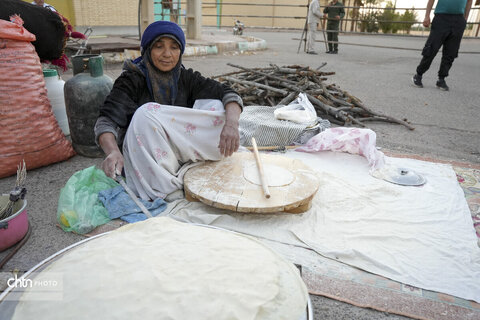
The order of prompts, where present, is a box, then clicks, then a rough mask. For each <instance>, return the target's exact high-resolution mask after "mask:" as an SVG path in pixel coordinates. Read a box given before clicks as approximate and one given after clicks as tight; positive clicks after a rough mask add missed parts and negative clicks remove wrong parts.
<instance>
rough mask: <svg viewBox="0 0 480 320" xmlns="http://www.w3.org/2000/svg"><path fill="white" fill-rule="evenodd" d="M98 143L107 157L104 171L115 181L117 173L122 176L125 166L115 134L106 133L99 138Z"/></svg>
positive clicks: (103, 166)
mask: <svg viewBox="0 0 480 320" xmlns="http://www.w3.org/2000/svg"><path fill="white" fill-rule="evenodd" d="M98 143H99V144H100V146H101V147H102V150H103V152H105V154H106V155H107V156H106V157H105V160H103V162H102V170H103V172H105V174H106V175H107V176H108V177H110V178H112V179H115V175H116V174H117V173H118V174H121V172H122V169H123V165H124V159H123V155H122V153H121V152H120V149H119V148H118V145H117V140H116V139H115V136H114V135H113V133H110V132H105V133H103V134H101V135H100V137H98Z"/></svg>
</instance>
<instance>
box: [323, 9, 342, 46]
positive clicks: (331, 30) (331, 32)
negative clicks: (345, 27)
mask: <svg viewBox="0 0 480 320" xmlns="http://www.w3.org/2000/svg"><path fill="white" fill-rule="evenodd" d="M323 13H325V14H326V18H327V40H328V51H327V53H332V54H337V53H338V30H340V20H341V19H342V18H343V17H344V16H345V9H344V8H343V4H342V3H341V2H338V0H333V1H331V2H330V3H329V4H328V6H327V7H325V9H323ZM323 19H325V16H324V17H323Z"/></svg>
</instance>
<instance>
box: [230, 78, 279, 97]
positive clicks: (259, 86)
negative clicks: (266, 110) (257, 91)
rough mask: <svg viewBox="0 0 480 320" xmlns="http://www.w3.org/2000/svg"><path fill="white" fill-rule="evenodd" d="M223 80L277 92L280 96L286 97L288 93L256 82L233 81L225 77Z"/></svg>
mask: <svg viewBox="0 0 480 320" xmlns="http://www.w3.org/2000/svg"><path fill="white" fill-rule="evenodd" d="M225 80H227V81H230V82H237V83H241V84H244V85H249V86H254V87H258V88H262V89H265V90H271V91H273V92H278V93H281V94H283V95H287V94H288V92H287V91H285V90H282V89H277V88H274V87H270V86H266V85H264V84H261V83H257V82H253V81H244V80H238V79H235V78H232V77H225Z"/></svg>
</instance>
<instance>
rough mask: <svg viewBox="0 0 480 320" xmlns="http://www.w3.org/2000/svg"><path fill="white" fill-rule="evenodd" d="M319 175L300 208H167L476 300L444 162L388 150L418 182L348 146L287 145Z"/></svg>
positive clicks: (466, 235) (461, 210)
mask: <svg viewBox="0 0 480 320" xmlns="http://www.w3.org/2000/svg"><path fill="white" fill-rule="evenodd" d="M285 155H286V156H287V157H291V158H296V159H301V160H302V161H303V162H304V163H305V164H307V165H308V166H310V167H311V168H312V169H313V170H314V171H315V172H316V173H317V176H318V178H319V179H320V188H319V191H318V193H317V194H316V196H315V198H314V200H313V206H312V208H311V209H310V210H308V211H307V212H305V213H303V214H285V213H279V214H239V213H232V212H228V211H225V210H220V209H216V208H213V207H209V206H207V205H204V204H202V203H199V202H191V203H190V202H188V201H186V200H180V201H177V202H173V203H172V204H170V205H169V207H168V208H167V211H166V212H165V214H168V213H170V214H172V215H174V216H176V217H177V218H180V219H183V220H187V221H189V222H194V223H202V224H209V225H214V226H217V227H221V228H225V229H230V230H235V231H238V232H242V233H245V234H250V235H254V236H257V237H260V238H265V239H269V240H274V241H278V242H281V243H287V244H292V245H296V246H301V247H306V248H311V249H313V250H315V251H316V252H317V253H319V254H321V255H323V256H326V257H329V258H332V259H337V260H338V261H340V262H344V263H347V264H349V265H352V266H356V267H359V268H361V269H364V270H366V271H369V272H372V273H375V274H378V275H381V276H384V277H387V278H390V279H393V280H396V281H399V282H402V283H405V284H409V285H412V286H415V287H419V288H423V289H427V290H433V291H437V292H442V293H446V294H450V295H454V296H457V297H460V298H464V299H470V300H475V301H477V302H480V248H479V247H478V246H477V238H476V235H475V231H474V228H473V224H472V219H471V215H470V212H469V208H468V206H467V203H466V200H465V196H464V194H463V191H462V189H461V187H460V186H459V184H458V182H457V180H456V175H455V172H454V171H453V169H452V167H451V166H450V165H444V164H436V163H430V162H424V161H418V160H413V159H400V158H390V157H387V159H386V160H387V162H389V163H391V164H393V165H398V166H400V167H405V168H409V169H411V170H414V171H416V172H417V173H419V174H421V175H423V176H424V177H425V178H426V179H427V183H426V184H425V185H423V186H421V187H407V186H400V185H395V184H392V183H389V182H386V181H384V180H380V179H377V178H374V177H372V176H371V175H370V174H369V169H370V168H369V165H368V161H367V160H366V159H365V158H363V157H361V156H359V155H351V154H346V153H334V152H330V151H324V152H319V153H311V154H309V153H303V152H296V151H289V152H287V153H286V154H285Z"/></svg>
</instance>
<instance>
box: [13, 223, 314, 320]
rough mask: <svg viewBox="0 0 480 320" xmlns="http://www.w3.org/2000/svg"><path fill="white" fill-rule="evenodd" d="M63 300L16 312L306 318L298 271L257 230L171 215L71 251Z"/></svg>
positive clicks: (64, 265) (58, 268)
mask: <svg viewBox="0 0 480 320" xmlns="http://www.w3.org/2000/svg"><path fill="white" fill-rule="evenodd" d="M51 273H54V274H62V275H63V290H62V292H63V299H62V300H61V301H33V300H32V299H31V298H32V296H33V295H34V294H35V290H36V287H33V288H32V289H29V290H28V291H26V292H25V293H24V294H23V296H22V297H21V299H20V301H19V303H18V305H17V308H16V310H15V313H14V316H13V319H99V318H101V319H136V318H142V319H196V320H202V319H215V320H222V319H240V320H247V319H272V320H279V319H288V320H292V319H293V320H296V319H299V318H300V317H301V316H302V315H303V314H304V313H305V309H306V304H307V296H308V292H307V290H306V287H305V285H304V283H303V281H302V280H301V278H300V276H299V273H298V270H297V269H296V268H295V266H293V265H292V264H291V263H289V262H287V261H285V260H284V259H283V258H281V257H280V256H279V255H278V254H276V253H275V252H274V251H272V250H270V249H269V248H267V247H265V246H264V245H262V244H261V243H260V242H258V241H256V240H254V239H253V238H251V237H247V236H243V235H239V234H237V233H233V232H229V231H225V230H218V229H212V228H206V227H201V226H193V225H189V224H185V223H180V222H177V221H174V220H172V219H170V218H152V219H149V220H146V221H144V222H139V223H135V224H132V225H127V226H125V227H122V228H120V229H118V230H117V231H115V232H112V233H110V234H108V235H106V236H103V237H100V238H98V239H95V240H93V241H88V242H86V243H85V244H83V245H81V246H79V247H77V248H75V249H73V250H71V251H69V252H67V253H66V254H65V255H64V256H62V257H61V258H59V259H58V260H56V261H55V262H53V263H52V264H50V265H49V266H48V267H46V268H45V270H43V271H42V272H41V273H40V274H39V275H38V276H37V277H36V278H35V280H38V281H42V280H48V279H49V274H51Z"/></svg>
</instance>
